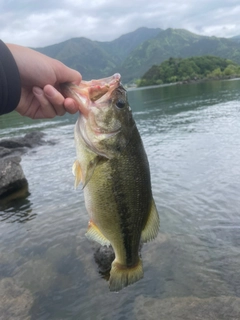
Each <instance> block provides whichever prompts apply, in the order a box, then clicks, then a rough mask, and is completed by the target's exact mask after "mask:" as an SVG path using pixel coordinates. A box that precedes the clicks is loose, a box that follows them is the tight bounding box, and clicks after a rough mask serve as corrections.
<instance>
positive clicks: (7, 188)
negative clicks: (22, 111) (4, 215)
mask: <svg viewBox="0 0 240 320" xmlns="http://www.w3.org/2000/svg"><path fill="white" fill-rule="evenodd" d="M44 135H45V134H44V133H43V132H40V131H33V132H30V133H27V134H25V136H23V137H19V138H11V139H3V140H0V197H5V196H8V195H9V194H11V193H13V192H15V191H17V190H20V189H21V188H23V187H25V186H26V185H27V180H26V178H25V176H24V173H23V170H22V167H21V165H20V161H21V158H20V156H21V155H22V154H23V153H25V152H26V151H27V150H28V148H33V147H36V146H40V145H43V144H46V143H50V144H53V143H54V142H53V141H45V140H43V137H44Z"/></svg>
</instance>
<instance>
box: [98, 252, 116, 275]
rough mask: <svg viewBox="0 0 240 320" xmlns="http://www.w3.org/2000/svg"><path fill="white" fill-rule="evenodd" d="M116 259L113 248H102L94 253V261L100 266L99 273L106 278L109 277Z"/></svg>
mask: <svg viewBox="0 0 240 320" xmlns="http://www.w3.org/2000/svg"><path fill="white" fill-rule="evenodd" d="M114 259H115V253H114V251H113V248H112V246H110V247H107V246H101V247H98V248H97V249H96V251H95V253H94V260H95V262H96V263H97V265H98V270H99V273H100V274H102V275H103V276H104V275H106V277H108V276H109V271H110V270H111V266H112V262H113V260H114Z"/></svg>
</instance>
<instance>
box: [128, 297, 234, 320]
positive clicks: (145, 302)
mask: <svg viewBox="0 0 240 320" xmlns="http://www.w3.org/2000/svg"><path fill="white" fill-rule="evenodd" d="M134 314H135V317H134V319H136V320H145V319H148V320H156V319H171V320H201V319H207V320H228V319H231V320H239V319H240V298H237V297H226V296H221V297H211V298H207V299H199V298H196V297H192V296H191V297H184V298H167V299H157V298H147V297H144V296H139V297H138V298H137V299H136V301H135V306H134Z"/></svg>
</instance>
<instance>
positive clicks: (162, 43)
mask: <svg viewBox="0 0 240 320" xmlns="http://www.w3.org/2000/svg"><path fill="white" fill-rule="evenodd" d="M203 55H213V56H218V57H221V58H227V59H230V60H233V61H235V62H237V63H240V43H237V42H235V41H232V40H231V39H226V38H217V37H207V36H200V35H196V34H193V33H191V32H189V31H186V30H182V29H167V30H165V31H162V32H161V33H159V34H158V35H157V36H156V37H155V38H153V39H150V40H147V41H145V42H144V43H142V44H141V45H139V46H138V47H137V48H135V49H134V50H133V51H132V52H131V53H130V55H129V57H128V58H127V59H126V60H125V61H124V63H123V64H122V65H121V67H120V69H119V72H120V73H121V74H122V75H123V76H124V80H125V81H126V82H128V81H131V80H132V79H134V78H139V75H140V76H141V75H143V74H144V73H145V72H146V71H147V70H148V69H149V68H150V67H151V66H152V65H156V64H160V63H161V62H163V61H165V60H167V59H168V58H170V57H173V58H180V57H181V58H188V57H192V56H203Z"/></svg>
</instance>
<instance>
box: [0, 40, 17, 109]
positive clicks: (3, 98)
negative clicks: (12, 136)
mask: <svg viewBox="0 0 240 320" xmlns="http://www.w3.org/2000/svg"><path fill="white" fill-rule="evenodd" d="M20 96H21V80H20V75H19V71H18V67H17V64H16V62H15V60H14V58H13V56H12V54H11V52H10V50H9V49H8V47H7V46H6V45H5V44H4V43H3V42H2V41H1V40H0V115H2V114H4V113H8V112H11V111H13V110H14V109H15V108H16V107H17V105H18V103H19V100H20Z"/></svg>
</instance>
